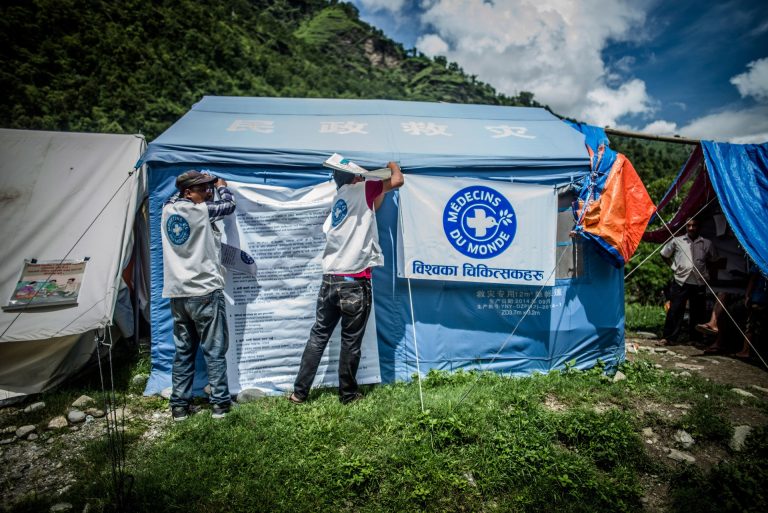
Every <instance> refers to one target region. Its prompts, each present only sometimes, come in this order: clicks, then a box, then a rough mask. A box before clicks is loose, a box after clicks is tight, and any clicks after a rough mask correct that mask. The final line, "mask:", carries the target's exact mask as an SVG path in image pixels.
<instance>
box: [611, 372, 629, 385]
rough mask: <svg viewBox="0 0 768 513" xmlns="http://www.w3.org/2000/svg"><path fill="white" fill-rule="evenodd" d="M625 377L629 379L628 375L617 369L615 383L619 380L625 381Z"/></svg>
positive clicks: (614, 376) (614, 377)
mask: <svg viewBox="0 0 768 513" xmlns="http://www.w3.org/2000/svg"><path fill="white" fill-rule="evenodd" d="M625 379H627V375H626V374H624V373H623V372H621V371H616V374H614V375H613V382H614V383H616V382H617V381H624V380H625Z"/></svg>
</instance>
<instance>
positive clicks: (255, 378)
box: [224, 181, 381, 393]
mask: <svg viewBox="0 0 768 513" xmlns="http://www.w3.org/2000/svg"><path fill="white" fill-rule="evenodd" d="M229 188H230V190H231V191H232V193H233V195H234V197H235V201H236V203H237V210H236V211H235V216H234V217H235V222H234V223H232V222H227V223H225V231H224V233H225V235H224V237H225V242H226V243H227V244H228V245H230V246H233V247H236V248H240V249H242V251H243V252H245V253H246V254H248V255H250V256H251V257H252V258H253V259H254V260H255V267H256V269H255V274H254V275H251V274H248V273H240V272H230V273H228V276H227V282H226V286H225V295H226V298H227V303H228V304H227V321H228V327H229V340H230V347H229V351H228V353H227V364H228V368H227V372H228V377H229V383H230V389H231V392H233V393H237V392H239V391H241V390H245V389H258V390H262V391H264V392H275V391H288V390H291V389H292V388H293V382H294V380H295V379H296V374H298V371H299V364H300V362H301V355H302V353H303V351H304V346H305V345H306V343H307V339H308V338H309V332H310V329H311V328H312V325H313V323H314V321H315V308H316V306H317V293H318V291H319V290H320V284H321V281H322V273H323V271H322V264H321V262H322V254H323V250H324V248H325V234H324V233H323V223H324V222H325V219H326V218H327V217H328V213H329V212H330V210H331V201H332V199H333V196H334V194H335V192H336V187H335V186H334V184H333V182H327V183H323V184H320V185H316V186H312V187H305V188H302V189H291V188H286V187H276V186H270V185H260V184H247V183H238V182H232V181H230V182H229ZM339 347H340V323H339V326H337V327H336V331H335V332H334V334H333V335H332V336H331V340H330V341H329V343H328V347H327V348H326V350H325V353H324V354H323V358H322V360H321V362H320V367H319V368H318V372H317V377H316V378H315V382H314V385H315V386H337V385H338V373H337V369H338V362H339ZM357 380H358V382H359V383H362V384H369V383H379V382H380V381H381V376H380V371H379V353H378V344H377V340H376V325H375V315H374V312H373V310H372V311H371V315H370V317H369V320H368V326H367V327H366V330H365V337H364V338H363V344H362V358H361V361H360V367H359V369H358V372H357Z"/></svg>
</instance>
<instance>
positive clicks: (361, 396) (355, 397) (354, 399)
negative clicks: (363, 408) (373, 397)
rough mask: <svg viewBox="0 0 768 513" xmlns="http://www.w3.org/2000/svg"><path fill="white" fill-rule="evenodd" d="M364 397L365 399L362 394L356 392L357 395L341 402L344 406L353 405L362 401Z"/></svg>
mask: <svg viewBox="0 0 768 513" xmlns="http://www.w3.org/2000/svg"><path fill="white" fill-rule="evenodd" d="M363 397H364V396H363V394H361V393H360V392H355V395H353V396H352V397H350V398H349V399H345V400H342V401H341V402H342V404H352V403H356V402H357V401H359V400H361V399H362V398H363Z"/></svg>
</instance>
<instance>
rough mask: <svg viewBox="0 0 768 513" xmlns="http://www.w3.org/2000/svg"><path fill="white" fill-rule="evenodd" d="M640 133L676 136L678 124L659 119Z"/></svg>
mask: <svg viewBox="0 0 768 513" xmlns="http://www.w3.org/2000/svg"><path fill="white" fill-rule="evenodd" d="M640 131H641V132H645V133H646V134H651V135H675V134H676V133H677V123H675V122H673V121H666V120H663V119H659V120H656V121H654V122H653V123H648V124H647V125H645V128H642V129H641V130H640Z"/></svg>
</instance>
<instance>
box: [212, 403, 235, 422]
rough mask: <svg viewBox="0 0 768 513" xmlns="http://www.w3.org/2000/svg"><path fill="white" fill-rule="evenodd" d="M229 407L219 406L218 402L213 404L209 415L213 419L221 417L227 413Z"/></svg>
mask: <svg viewBox="0 0 768 513" xmlns="http://www.w3.org/2000/svg"><path fill="white" fill-rule="evenodd" d="M229 409H230V407H229V405H226V406H220V405H218V404H214V405H213V409H212V410H211V417H212V418H214V419H223V418H224V417H226V416H227V413H229Z"/></svg>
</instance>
